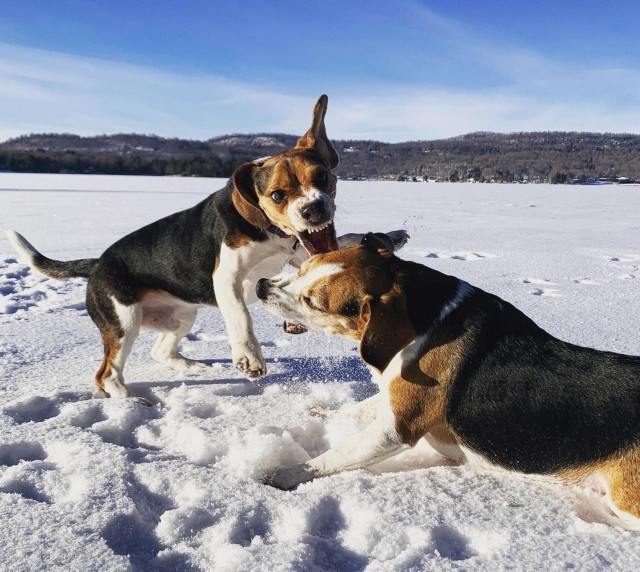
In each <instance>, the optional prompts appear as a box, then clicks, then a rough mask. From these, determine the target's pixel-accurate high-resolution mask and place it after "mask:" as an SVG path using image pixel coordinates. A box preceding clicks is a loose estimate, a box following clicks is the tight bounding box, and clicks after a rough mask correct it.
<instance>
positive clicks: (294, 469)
mask: <svg viewBox="0 0 640 572" xmlns="http://www.w3.org/2000/svg"><path fill="white" fill-rule="evenodd" d="M408 448H409V445H405V444H403V443H401V442H400V439H399V438H398V434H397V432H396V429H395V422H394V420H393V419H390V418H388V416H379V417H376V419H375V420H374V421H373V422H372V423H371V424H370V425H368V426H367V427H365V428H364V429H363V430H362V431H360V432H359V433H356V434H355V435H352V436H351V437H349V438H348V439H347V440H346V441H344V442H342V443H340V444H339V445H338V446H336V447H333V448H332V449H329V450H328V451H326V452H325V453H322V455H319V456H318V457H316V458H315V459H311V460H310V461H307V462H306V463H302V464H299V465H293V466H291V467H283V468H281V469H277V470H276V471H275V472H274V473H273V474H272V475H270V476H269V477H267V479H266V481H265V482H266V483H267V484H269V485H271V486H273V487H276V488H278V489H282V490H286V491H288V490H292V489H295V488H296V487H297V486H298V485H300V484H302V483H306V482H307V481H311V480H313V479H315V478H317V477H326V476H328V475H333V474H334V473H339V472H341V471H348V470H352V469H359V468H362V467H366V466H368V465H372V464H373V463H378V462H379V461H382V460H384V459H386V458H387V457H391V456H392V455H395V454H397V453H399V452H400V451H402V450H403V449H408Z"/></svg>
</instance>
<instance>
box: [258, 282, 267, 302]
mask: <svg viewBox="0 0 640 572" xmlns="http://www.w3.org/2000/svg"><path fill="white" fill-rule="evenodd" d="M268 290H269V279H268V278H260V280H258V283H257V284H256V296H257V297H258V298H259V299H260V300H266V299H267V291H268Z"/></svg>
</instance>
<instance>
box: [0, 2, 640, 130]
mask: <svg viewBox="0 0 640 572" xmlns="http://www.w3.org/2000/svg"><path fill="white" fill-rule="evenodd" d="M638 22H640V2H637V0H620V1H616V0H612V1H610V2H605V1H602V0H600V1H599V2H594V1H592V0H582V1H574V0H569V1H561V0H555V1H551V0H537V1H536V2H532V1H527V2H525V1H519V0H511V1H507V0H501V1H498V0H437V1H429V0H423V1H418V0H397V1H391V0H389V1H384V2H383V1H378V0H368V1H363V0H352V1H346V0H345V1H342V2H339V1H334V0H326V1H324V2H316V1H313V0H308V1H300V0H298V1H296V2H293V1H290V2H285V1H282V0H271V1H269V2H267V1H263V2H258V1H254V0H235V1H227V0H220V1H204V0H182V1H173V2H169V1H164V0H155V1H147V0H127V1H121V0H111V1H108V2H107V1H105V2H97V1H94V2H91V1H87V0H82V1H80V0H55V1H51V0H39V1H36V0H21V1H19V2H18V1H9V0H0V140H4V139H6V138H8V137H12V136H16V135H21V134H25V133H31V132H72V133H78V134H84V135H88V134H99V133H117V132H141V133H155V134H158V135H162V136H167V137H170V136H178V137H187V138H200V139H207V138H210V137H214V136H217V135H222V134H226V133H234V132H236V133H244V132H272V131H276V132H287V133H293V134H299V133H301V132H302V131H304V130H305V129H306V127H307V124H308V123H309V116H310V111H311V108H312V106H313V103H314V102H315V100H316V98H317V97H318V96H319V95H320V94H321V93H327V94H328V95H329V99H330V103H329V105H330V108H329V113H328V116H327V129H328V132H329V136H330V137H332V138H370V139H378V140H383V141H404V140H411V139H434V138H439V137H449V136H455V135H459V134H463V133H468V132H471V131H479V130H484V131H501V132H510V131H525V130H526V131H528V130H575V131H609V132H632V133H638V132H640V42H638V41H637V35H638Z"/></svg>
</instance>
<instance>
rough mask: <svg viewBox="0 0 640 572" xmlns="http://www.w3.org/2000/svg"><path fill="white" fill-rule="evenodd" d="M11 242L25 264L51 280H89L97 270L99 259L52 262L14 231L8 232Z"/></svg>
mask: <svg viewBox="0 0 640 572" xmlns="http://www.w3.org/2000/svg"><path fill="white" fill-rule="evenodd" d="M5 232H6V234H7V237H8V238H9V242H10V243H11V244H12V245H13V248H15V249H16V252H17V253H18V254H19V255H20V257H21V258H22V259H23V261H24V262H26V263H27V264H29V265H30V266H32V267H33V268H35V269H36V270H39V271H40V272H42V274H45V275H46V276H49V277H50V278H57V279H58V280H64V279H65V278H88V277H89V274H91V271H92V270H93V269H94V268H95V266H96V264H97V262H98V259H97V258H82V259H80V260H52V259H51V258H47V257H46V256H44V255H43V254H40V253H39V252H38V251H37V250H36V249H35V248H34V247H33V246H32V245H31V244H30V243H29V241H28V240H27V239H26V238H25V237H24V236H22V235H21V234H18V233H17V232H15V231H13V230H6V231H5Z"/></svg>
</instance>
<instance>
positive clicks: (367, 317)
mask: <svg viewBox="0 0 640 572" xmlns="http://www.w3.org/2000/svg"><path fill="white" fill-rule="evenodd" d="M360 318H361V319H362V320H363V321H365V322H366V326H365V328H364V332H363V334H362V339H361V340H360V355H361V356H362V359H363V360H364V361H366V362H367V363H368V364H369V365H371V366H373V367H375V368H376V369H377V370H378V371H379V372H380V373H382V372H383V371H384V370H385V369H386V368H387V366H388V365H389V362H390V361H391V360H392V359H393V357H394V356H395V355H396V354H397V353H398V352H399V351H400V350H401V349H402V348H404V347H405V346H406V345H407V344H408V343H409V342H411V341H412V340H413V339H414V338H415V337H416V332H415V330H414V329H413V326H412V325H411V322H409V318H408V316H407V309H406V301H405V298H404V296H402V295H401V294H400V293H398V292H397V291H391V292H388V293H387V294H384V295H383V296H381V297H380V298H378V299H376V298H373V297H372V296H367V298H365V301H364V304H363V306H362V311H361V313H360Z"/></svg>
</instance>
